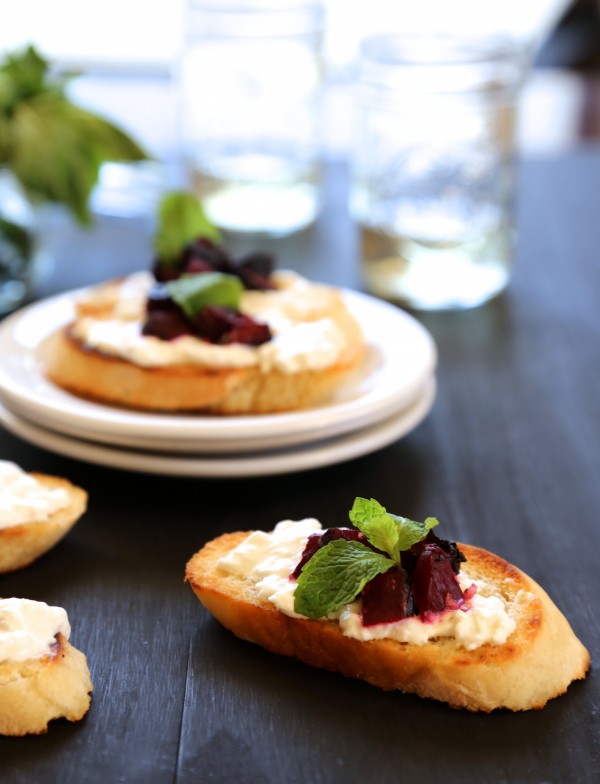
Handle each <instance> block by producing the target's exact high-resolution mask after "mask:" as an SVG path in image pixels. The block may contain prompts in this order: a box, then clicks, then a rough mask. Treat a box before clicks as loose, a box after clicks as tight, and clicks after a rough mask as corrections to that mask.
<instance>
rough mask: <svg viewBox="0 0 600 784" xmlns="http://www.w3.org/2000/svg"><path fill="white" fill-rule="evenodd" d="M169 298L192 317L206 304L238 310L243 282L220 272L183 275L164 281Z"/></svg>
mask: <svg viewBox="0 0 600 784" xmlns="http://www.w3.org/2000/svg"><path fill="white" fill-rule="evenodd" d="M165 286H166V287H167V289H168V291H169V295H170V296H171V298H172V299H173V300H174V301H175V302H176V303H177V304H178V305H179V307H180V308H181V309H182V310H183V312H184V313H185V315H186V316H187V317H188V318H193V317H194V316H195V315H196V314H197V313H199V311H201V310H202V308H204V307H206V305H218V306H220V307H223V308H230V309H231V310H239V304H240V298H241V296H242V291H243V290H244V286H243V283H242V282H241V280H240V279H239V278H237V277H236V276H235V275H225V274H224V273H222V272H203V273H202V274H201V275H183V276H182V277H181V278H177V280H171V281H169V282H168V283H165Z"/></svg>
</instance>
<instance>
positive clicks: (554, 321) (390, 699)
mask: <svg viewBox="0 0 600 784" xmlns="http://www.w3.org/2000/svg"><path fill="white" fill-rule="evenodd" d="M345 176H346V173H345V170H344V169H343V168H341V167H333V169H332V170H331V171H330V176H329V178H328V180H327V190H326V193H327V199H326V207H325V211H324V214H323V216H322V219H321V220H320V221H319V223H318V225H317V226H316V227H315V228H314V229H313V230H312V231H311V232H307V233H306V234H305V235H304V236H302V237H300V238H297V239H296V240H293V241H292V240H290V241H288V242H287V243H281V242H280V243H279V245H278V246H277V248H276V249H278V250H279V254H280V259H281V265H282V266H290V267H293V268H295V269H297V270H299V271H300V272H303V273H305V274H307V275H309V276H310V277H313V278H315V279H320V280H325V281H330V282H335V283H338V284H341V285H347V286H351V287H358V286H359V285H360V281H359V277H358V267H357V261H356V253H357V251H356V242H355V237H354V234H353V230H352V227H351V225H350V223H349V220H348V217H347V214H346V210H345V204H344V199H343V195H344V192H345V186H346V179H345ZM599 183H600V149H599V148H597V147H591V148H589V149H587V150H583V151H582V152H580V153H576V154H569V155H566V156H564V157H561V158H558V159H553V160H537V161H527V162H525V163H523V165H522V167H521V187H520V198H519V212H518V216H519V229H520V242H519V251H518V258H517V264H516V267H515V273H514V277H513V280H512V282H511V284H510V286H509V288H508V290H507V291H506V292H505V293H504V294H503V295H502V296H500V297H498V298H497V299H496V300H495V301H493V302H491V303H489V304H488V305H487V306H485V307H481V308H478V309H475V310H472V311H468V312H464V313H453V314H450V313H448V314H431V315H427V316H424V315H421V316H418V317H419V318H420V319H421V320H422V321H423V323H424V324H425V325H426V326H427V327H428V328H429V329H430V330H431V331H432V333H433V335H434V337H435V339H436V341H437V344H438V348H439V354H440V362H439V373H438V377H439V392H438V397H437V400H436V403H435V405H434V408H433V410H432V412H431V414H430V415H429V417H428V418H427V419H426V421H425V422H424V423H423V424H422V425H421V426H419V427H418V428H417V429H416V430H415V431H414V432H413V433H411V434H410V435H409V436H407V437H405V438H404V439H402V440H400V441H398V442H397V443H395V444H393V445H391V446H389V447H387V448H386V449H383V450H381V451H379V452H377V453H375V454H372V455H370V456H366V457H363V458H360V459H356V460H353V461H351V462H349V463H346V464H342V465H339V466H332V467H329V468H324V469H321V470H316V471H309V472H305V473H299V474H292V475H289V476H280V477H276V478H269V477H261V478H257V479H251V480H250V479H240V480H201V479H194V480H190V479H178V478H168V477H156V476H146V475H143V474H137V473H128V472H123V471H118V470H112V469H108V468H100V467H97V466H93V465H88V464H85V463H82V462H78V461H75V460H70V459H66V458H61V457H58V456H55V455H52V454H51V453H49V452H45V451H44V450H41V449H38V448H35V447H33V446H30V445H28V444H26V443H24V442H22V441H20V440H19V439H16V438H14V437H12V436H10V435H9V434H8V433H5V432H2V431H0V449H1V452H0V454H1V456H2V457H3V458H5V459H11V460H14V461H16V462H18V463H19V464H20V465H22V466H23V467H24V468H26V469H28V470H34V469H35V470H38V471H43V472H47V473H57V474H61V475H64V476H67V477H69V478H70V479H71V480H72V481H74V482H76V483H79V484H81V485H82V486H83V487H85V488H86V489H87V490H88V492H89V494H90V505H89V511H88V513H87V514H86V515H85V517H84V518H83V519H82V520H81V522H80V523H79V524H78V525H77V526H76V527H75V529H74V530H73V531H72V533H71V534H70V535H69V536H68V537H67V538H66V539H65V540H64V541H63V542H62V543H61V544H60V545H59V546H58V547H56V549H55V550H53V551H52V552H51V553H49V554H48V555H46V556H45V557H43V558H41V559H40V560H39V561H37V562H36V563H35V564H33V565H32V566H31V567H29V568H28V569H26V570H23V571H21V572H18V573H14V574H12V575H4V576H2V577H1V578H0V595H2V596H24V597H29V598H34V599H41V600H44V601H47V602H49V603H56V604H59V605H62V606H64V607H65V608H66V609H67V611H68V613H69V617H70V620H71V624H72V627H73V632H72V641H73V643H74V644H75V645H76V646H77V647H79V648H80V649H81V650H83V651H84V652H85V653H86V654H87V656H88V661H89V664H90V669H91V673H92V678H93V681H94V684H95V692H94V699H93V703H92V707H91V710H90V712H89V714H88V716H87V717H86V718H85V719H84V720H83V721H82V722H80V723H78V724H67V723H65V722H55V723H54V724H52V725H51V727H50V731H49V733H48V734H47V735H45V736H40V737H29V738H23V739H10V738H0V781H1V782H2V784H38V782H44V783H45V782H49V783H52V782H61V784H82V782H85V783H86V784H87V783H89V784H96V782H97V783H98V784H100V782H102V784H105V783H106V782H111V783H112V782H136V783H137V782H140V783H141V782H143V783H144V784H167V783H168V784H171V783H172V782H177V783H178V784H188V783H189V784H192V782H194V783H196V782H198V783H200V784H205V783H206V784H208V782H215V783H216V784H229V782H231V783H232V784H261V783H263V782H264V783H265V784H279V783H280V782H281V783H283V782H286V784H289V783H290V782H299V783H300V782H302V783H304V782H307V783H310V784H337V782H340V784H341V783H342V782H343V783H344V784H355V783H356V784H358V783H359V782H360V783H361V784H362V783H363V782H369V784H388V782H428V783H429V784H437V783H438V782H439V784H452V783H453V782H456V784H459V783H460V784H482V782H485V783H486V784H488V783H492V784H526V783H527V784H530V783H535V784H542V783H544V784H549V783H550V782H552V784H588V783H589V784H592V782H594V781H597V780H598V771H599V770H600V754H599V752H600V732H599V717H600V704H599V703H600V699H599V697H600V695H599V689H598V679H597V674H596V672H595V668H594V665H595V664H596V663H597V661H598V658H599V656H600V621H599V618H600V613H599V612H598V595H599V593H600V591H599V588H600V580H599V577H598V575H599V568H598V563H599V554H600V521H599V510H600V437H599V436H600V213H599V212H598V204H599V199H598V196H599V189H600V185H599ZM69 232H70V230H69V229H68V227H65V228H64V232H63V233H62V234H61V235H60V236H59V237H58V238H57V239H55V241H56V242H57V246H56V249H57V250H58V251H59V255H58V257H57V258H58V261H57V267H56V269H55V272H54V275H53V277H52V279H51V281H49V282H47V283H46V284H45V288H41V289H40V292H39V293H40V294H43V295H45V294H49V293H53V292H54V291H58V290H61V289H65V288H72V287H74V286H78V285H82V284H84V283H88V282H93V281H95V280H101V279H103V278H105V277H108V276H109V275H110V274H114V272H115V269H116V268H118V271H119V272H120V273H123V272H127V271H129V270H133V269H137V268H142V267H145V266H147V265H148V253H149V251H148V244H147V243H148V236H147V233H144V228H143V227H142V226H136V225H135V224H133V223H131V224H128V226H127V227H124V226H123V225H122V224H119V225H115V224H111V223H110V222H108V223H107V224H106V225H104V224H103V225H101V226H100V227H99V228H98V230H97V233H96V235H95V239H94V242H93V243H90V239H89V237H86V236H85V235H80V234H77V235H76V236H73V235H72V234H71V233H69ZM106 259H108V261H107V262H106V263H105V261H104V260H106ZM355 495H363V496H373V497H375V498H377V499H378V500H380V501H381V502H382V503H383V504H384V505H386V506H387V507H388V508H389V509H390V510H392V511H395V512H397V513H400V514H406V515H409V516H411V517H414V518H418V519H422V518H424V517H425V516H427V515H435V516H437V517H439V518H440V520H441V521H442V526H443V529H444V531H445V532H446V534H447V535H451V536H453V537H455V538H457V539H460V540H463V541H466V542H472V543H473V544H477V545H480V546H483V547H486V548H488V549H491V550H493V551H495V552H497V553H498V554H500V555H502V556H504V557H506V558H507V559H509V560H510V561H513V562H514V563H515V564H517V565H518V566H520V567H521V568H523V569H524V570H525V571H527V572H528V573H529V574H530V575H531V576H532V577H533V578H534V579H535V580H537V581H539V582H540V583H541V584H542V585H543V586H544V587H545V588H546V589H547V590H548V592H549V593H550V595H551V596H552V597H553V598H554V600H555V601H556V603H557V604H558V606H559V607H560V608H561V609H562V610H563V611H564V612H565V614H566V615H567V617H568V618H569V620H570V621H571V624H572V626H573V628H574V630H575V632H576V633H577V634H578V635H579V636H580V638H581V639H582V641H583V642H584V643H585V644H586V645H587V647H588V648H589V649H590V651H591V654H592V671H591V674H590V676H589V678H588V679H587V680H586V681H585V682H581V683H577V684H575V685H574V686H572V687H571V688H570V689H569V691H568V693H567V694H566V695H565V696H564V697H561V698H559V699H557V700H554V701H552V702H551V703H550V704H549V705H548V706H547V707H546V708H545V709H544V710H543V711H536V712H530V713H524V714H511V713H507V712H497V713H493V714H491V715H485V716H481V715H471V714H468V713H463V712H458V711H453V710H451V709H449V708H447V707H446V706H444V705H441V704H437V703H434V702H430V701H425V700H420V699H419V698H417V697H413V696H404V695H401V694H397V693H385V692H383V691H379V690H377V689H375V688H373V687H370V686H368V685H366V684H364V683H360V682H354V681H351V680H347V679H344V678H342V677H341V676H337V675H333V674H329V673H327V672H322V671H318V670H314V669H311V668H309V667H306V666H304V665H302V664H300V663H298V662H295V661H292V660H287V659H284V658H279V657H276V656H273V655H270V654H268V653H266V652H264V651H262V650H261V649H258V648H256V647H254V646H252V645H250V644H248V643H245V642H241V641H239V640H237V639H236V638H234V637H233V636H232V635H230V634H229V633H228V632H226V631H225V630H223V629H221V628H220V627H219V626H218V625H217V624H216V623H215V622H214V621H213V620H212V619H211V618H210V617H209V616H208V615H207V613H206V612H205V611H204V609H203V608H202V607H201V605H200V604H199V602H198V601H197V600H196V599H195V597H194V595H193V593H192V591H191V590H190V589H189V587H188V586H186V585H185V584H184V582H183V576H184V568H185V563H186V561H187V559H188V558H189V557H190V556H191V555H192V554H193V553H194V552H195V551H196V550H198V549H199V548H200V547H201V546H202V544H203V543H204V542H206V541H207V540H208V539H209V538H212V537H213V536H215V535H217V534H220V533H222V532H225V531H229V530H238V529H240V528H242V529H247V528H262V529H270V528H272V527H273V525H274V524H275V523H276V522H278V521H279V520H280V519H282V518H285V517H291V518H300V517H303V516H313V515H314V516H317V517H319V518H320V519H321V520H322V521H323V522H324V524H326V525H337V524H344V523H346V521H347V512H348V509H349V507H350V505H351V503H352V500H353V498H354V496H355Z"/></svg>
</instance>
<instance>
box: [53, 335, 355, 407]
mask: <svg viewBox="0 0 600 784" xmlns="http://www.w3.org/2000/svg"><path fill="white" fill-rule="evenodd" d="M364 350H365V349H364V345H363V343H362V340H361V342H360V343H354V346H353V348H352V350H349V351H347V352H346V354H345V356H344V357H343V358H342V361H340V362H339V363H338V364H336V365H335V366H333V367H331V368H327V369H325V370H305V371H301V372H298V373H281V372H280V371H277V370H270V371H267V372H263V371H261V369H260V368H258V367H250V368H230V369H212V368H206V367H202V366H200V365H175V366H169V367H143V366H141V365H136V364H134V363H133V362H129V361H127V360H124V359H120V358H117V357H112V356H108V355H106V354H103V353H101V352H100V351H96V350H94V349H88V348H86V347H84V346H83V345H82V344H81V343H80V342H79V341H77V340H76V339H75V338H73V337H72V336H71V335H70V334H69V331H68V329H67V330H61V331H59V332H57V333H55V334H54V335H53V336H52V337H51V340H50V341H49V342H48V344H47V346H46V351H45V354H46V358H47V361H46V367H45V369H46V375H47V376H48V378H49V379H50V380H51V381H53V382H54V383H55V384H57V385H58V386H60V387H63V388H64V389H67V390H68V391H69V392H72V393H74V394H76V395H79V396H81V397H86V398H90V399H93V400H99V401H102V402H105V403H111V404H114V405H119V406H127V407H131V408H138V409H144V410H149V411H173V412H174V411H198V412H200V411H202V412H209V413H213V414H264V413H272V412H277V411H290V410H295V409H300V408H306V407H307V406H310V405H313V404H315V403H318V402H320V401H321V400H323V399H325V398H327V397H328V396H329V395H331V394H332V393H333V392H334V391H335V390H336V389H337V388H338V387H339V386H340V385H341V384H342V383H343V381H344V380H345V379H346V378H347V376H348V375H349V374H350V373H351V372H352V371H353V370H354V369H355V368H357V367H358V365H359V364H360V363H361V362H362V359H363V356H364Z"/></svg>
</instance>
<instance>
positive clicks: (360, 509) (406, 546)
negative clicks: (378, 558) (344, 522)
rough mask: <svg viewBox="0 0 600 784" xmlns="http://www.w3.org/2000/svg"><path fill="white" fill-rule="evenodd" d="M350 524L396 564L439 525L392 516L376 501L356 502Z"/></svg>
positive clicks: (434, 519) (429, 521) (431, 518)
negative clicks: (401, 554) (405, 551)
mask: <svg viewBox="0 0 600 784" xmlns="http://www.w3.org/2000/svg"><path fill="white" fill-rule="evenodd" d="M350 521H351V522H352V523H353V524H354V525H355V526H356V527H357V528H358V529H359V531H362V532H363V533H364V535H365V536H366V537H367V539H368V540H369V542H370V543H371V544H372V545H373V547H376V548H377V549H378V550H383V551H384V552H386V553H388V554H389V556H390V558H391V559H392V560H393V561H394V562H395V563H399V562H400V553H401V552H402V551H403V550H410V548H411V547H412V546H413V545H414V544H416V543H417V542H420V541H421V539H424V538H425V537H426V536H427V532H428V531H430V530H431V529H432V528H434V527H435V526H436V525H438V524H439V521H438V520H436V518H435V517H428V518H427V519H426V520H425V522H424V523H418V522H416V521H415V520H409V518H408V517H399V516H398V515H394V514H391V513H390V512H388V511H387V510H386V508H385V507H384V506H382V505H381V504H380V503H379V501H376V500H375V499H374V498H371V499H367V498H356V499H355V500H354V504H353V505H352V509H351V510H350Z"/></svg>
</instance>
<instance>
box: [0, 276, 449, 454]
mask: <svg viewBox="0 0 600 784" xmlns="http://www.w3.org/2000/svg"><path fill="white" fill-rule="evenodd" d="M81 293H82V292H70V293H68V294H64V295H60V296H58V297H52V298H50V299H47V300H43V301H41V302H39V303H36V304H34V305H31V306H29V307H27V308H24V309H23V310H21V311H18V312H17V313H15V314H13V315H12V316H10V317H9V318H7V319H6V320H5V321H4V322H3V323H2V324H1V325H0V356H2V360H3V361H2V367H0V401H2V403H3V404H4V405H5V406H6V407H7V408H9V409H10V410H11V411H12V412H13V413H15V414H17V415H18V416H19V417H25V418H27V419H29V420H30V421H32V422H35V423H37V424H38V425H42V426H43V427H50V428H52V429H54V430H57V431H59V432H61V433H65V434H67V435H72V436H75V437H85V438H89V439H92V440H96V441H102V442H103V443H109V444H122V443H125V442H127V443H134V444H135V446H136V447H143V448H146V449H163V450H165V449H168V450H173V451H179V452H188V451H194V452H200V451H209V452H213V451H214V452H216V451H223V449H225V450H226V451H229V452H231V451H236V450H240V451H243V450H246V451H247V450H248V449H249V448H250V449H253V450H255V449H257V448H261V449H267V448H275V447H283V446H291V445H298V444H301V443H308V442H311V441H315V440H316V439H317V438H319V439H322V438H325V437H328V436H334V435H341V434H344V433H348V432H352V431H354V430H357V429H359V428H362V427H365V426H366V425H368V424H373V423H375V422H378V421H381V420H382V419H385V418H386V417H389V416H391V415H392V414H393V413H397V412H398V411H400V410H401V409H402V408H404V407H405V406H407V405H408V404H409V403H411V402H412V401H414V400H415V398H416V397H417V396H418V395H419V394H420V392H421V391H422V389H423V385H424V384H425V382H426V381H427V379H428V378H430V376H431V375H432V373H433V371H434V368H435V364H436V360H437V353H436V348H435V344H434V341H433V338H432V337H431V335H430V334H429V332H428V331H427V330H426V329H425V328H424V327H423V326H421V325H420V324H419V322H418V321H416V320H415V319H414V318H412V316H409V315H408V314H407V313H405V312H404V311H402V310H399V309H398V308H396V307H394V306H392V305H389V304H388V303H385V302H383V301H381V300H378V299H375V298H373V297H369V296H367V295H366V294H361V293H359V292H354V291H344V297H345V299H346V302H347V304H348V307H349V308H350V309H351V311H352V313H353V314H355V316H356V318H357V319H358V320H359V321H360V323H361V326H362V328H363V330H364V332H365V335H366V340H367V343H368V351H367V357H366V361H365V363H364V364H363V366H362V368H361V369H360V370H359V371H357V372H356V374H354V376H353V377H352V379H349V380H348V382H347V383H346V384H345V385H344V387H343V388H342V389H340V390H339V392H338V394H336V395H335V397H334V398H333V399H332V400H331V401H329V402H328V403H326V404H323V405H320V406H315V407H313V408H310V409H307V410H304V411H299V412H290V413H282V414H268V415H255V416H239V417H209V416H199V415H187V414H186V415H179V414H153V413H144V412H137V411H131V410H127V409H119V408H113V407H111V406H107V405H102V404H99V403H94V402H91V401H88V400H84V399H82V398H78V397H75V396H74V395H71V394H69V393H68V392H66V391H64V390H62V389H60V388H59V387H57V386H55V385H54V384H52V383H51V382H49V381H48V380H47V379H46V378H45V377H44V374H43V356H42V354H43V343H44V341H45V340H46V339H47V338H48V337H49V335H50V334H51V333H52V332H54V331H55V330H56V329H59V328H60V327H61V326H63V325H64V324H66V323H68V322H69V321H70V319H71V318H72V317H73V302H74V299H75V297H77V296H80V295H81ZM127 439H131V441H127Z"/></svg>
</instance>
